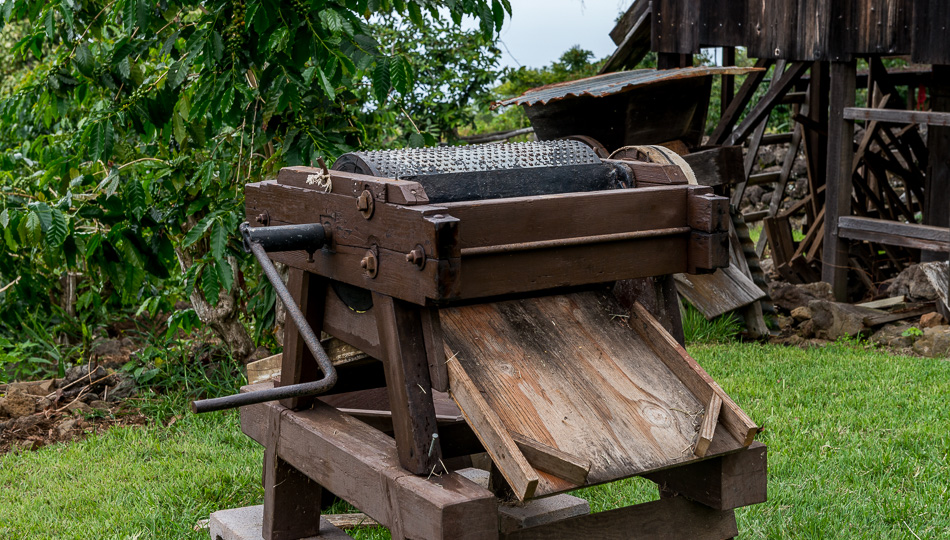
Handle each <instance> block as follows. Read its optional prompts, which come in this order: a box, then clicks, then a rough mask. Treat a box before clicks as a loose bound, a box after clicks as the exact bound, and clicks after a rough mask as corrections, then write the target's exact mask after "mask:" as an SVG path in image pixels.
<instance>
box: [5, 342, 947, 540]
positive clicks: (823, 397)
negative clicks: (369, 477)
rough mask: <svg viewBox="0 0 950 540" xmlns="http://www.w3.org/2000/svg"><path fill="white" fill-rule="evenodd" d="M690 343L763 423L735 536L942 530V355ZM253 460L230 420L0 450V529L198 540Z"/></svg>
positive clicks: (602, 494) (250, 472) (188, 421)
mask: <svg viewBox="0 0 950 540" xmlns="http://www.w3.org/2000/svg"><path fill="white" fill-rule="evenodd" d="M690 352H691V353H692V354H693V356H694V357H695V358H696V359H697V360H698V361H699V362H700V364H702V365H703V366H704V367H705V368H706V369H707V371H709V372H710V373H711V374H712V376H713V377H714V378H716V380H717V381H718V382H719V383H720V384H721V385H722V386H723V388H724V389H725V390H726V392H728V393H729V394H730V395H731V396H732V397H733V398H734V399H735V400H736V401H737V402H738V403H739V404H740V405H741V406H742V407H743V409H745V410H746V412H748V413H749V414H750V416H752V418H753V419H755V420H756V421H757V422H759V423H760V425H763V426H764V427H765V431H764V432H763V433H762V434H760V435H759V440H761V441H763V442H764V443H766V444H767V445H768V446H769V501H768V502H767V503H765V504H761V505H756V506H753V507H749V508H744V509H740V510H738V511H737V515H738V521H739V530H740V536H741V537H743V538H789V537H791V538H826V537H848V538H914V535H917V536H918V537H920V538H939V537H948V536H950V512H948V511H947V509H948V508H950V460H948V453H950V401H948V400H947V396H948V395H950V362H947V361H944V360H939V359H936V360H935V359H924V358H910V357H901V356H893V355H891V354H888V353H885V352H879V351H869V350H865V349H863V348H861V347H860V346H855V345H849V344H833V345H830V346H828V347H825V348H822V349H812V350H808V351H804V350H800V349H797V348H785V347H779V346H769V345H758V344H740V343H734V342H733V343H726V344H718V345H698V346H693V347H690ZM158 406H159V407H162V408H163V409H161V410H158V411H152V412H151V414H154V415H156V416H161V415H162V413H163V412H170V411H173V410H178V408H179V407H180V408H181V410H184V402H183V401H181V400H179V402H178V403H177V404H176V402H175V401H174V400H171V401H162V402H159V404H158ZM261 457H262V452H261V449H260V447H258V446H257V444H256V443H254V442H252V441H250V440H249V439H247V438H246V437H245V436H244V435H242V434H241V432H240V429H239V426H238V422H237V416H236V414H234V413H225V414H221V413H215V414H211V415H206V416H200V417H196V416H194V415H191V414H190V413H189V414H186V415H185V416H184V417H183V418H182V419H181V420H179V421H178V422H176V423H175V424H173V425H172V426H170V427H167V428H166V427H163V426H162V425H160V424H155V425H152V426H149V427H146V428H117V429H113V430H111V431H109V432H108V433H106V434H104V435H100V436H94V437H90V438H89V439H87V440H85V441H83V442H79V443H73V444H69V445H57V446H52V447H47V448H44V449H41V450H39V451H36V452H31V453H24V454H9V455H6V456H3V457H0V508H2V509H3V511H2V512H0V538H5V539H6V538H10V539H19V538H84V539H85V538H95V539H111V538H143V539H144V538H195V539H198V538H201V539H202V540H204V539H206V538H207V533H206V532H205V531H194V530H193V526H194V524H195V523H196V522H197V520H199V519H202V518H206V517H207V516H208V514H209V513H210V512H212V511H214V510H217V509H222V508H232V507H237V506H244V505H250V504H259V503H260V500H261V497H262V492H261V488H260V463H261ZM579 493H580V494H581V495H582V496H584V497H586V498H588V500H590V502H591V506H592V509H593V510H594V511H602V510H606V509H610V508H615V507H618V506H622V505H629V504H635V503H638V502H644V501H647V500H652V499H655V498H656V490H655V488H654V487H653V485H652V484H650V483H649V482H647V481H645V480H642V479H637V478H635V479H629V480H625V481H622V482H617V483H614V484H610V485H606V486H597V487H593V488H587V489H585V490H581V491H580V492H579ZM334 511H344V507H343V506H342V505H341V506H338V507H337V508H336V509H334ZM360 537H361V538H387V537H388V535H387V534H386V533H385V531H378V530H376V531H363V532H361V533H360Z"/></svg>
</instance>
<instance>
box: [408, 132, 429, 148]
mask: <svg viewBox="0 0 950 540" xmlns="http://www.w3.org/2000/svg"><path fill="white" fill-rule="evenodd" d="M425 145H426V140H425V137H423V136H422V135H420V134H419V133H415V132H413V133H412V134H411V135H409V148H422V147H423V146H425Z"/></svg>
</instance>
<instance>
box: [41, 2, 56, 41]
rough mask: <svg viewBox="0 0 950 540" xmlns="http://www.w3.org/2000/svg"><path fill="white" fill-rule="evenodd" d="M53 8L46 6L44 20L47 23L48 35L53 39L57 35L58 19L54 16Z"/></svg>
mask: <svg viewBox="0 0 950 540" xmlns="http://www.w3.org/2000/svg"><path fill="white" fill-rule="evenodd" d="M53 11H54V10H53V8H52V7H48V8H46V14H45V16H44V17H43V21H44V22H45V23H46V37H48V38H50V39H53V38H54V37H56V21H55V19H54V18H53Z"/></svg>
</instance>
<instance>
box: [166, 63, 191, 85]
mask: <svg viewBox="0 0 950 540" xmlns="http://www.w3.org/2000/svg"><path fill="white" fill-rule="evenodd" d="M187 60H188V57H187V56H186V57H183V58H180V59H179V60H178V61H177V62H175V63H174V64H172V65H171V66H170V67H169V68H168V75H167V76H166V84H168V87H169V88H171V89H173V90H174V89H175V88H178V86H179V85H181V83H183V82H184V81H185V78H186V77H188V69H189V65H188V63H187Z"/></svg>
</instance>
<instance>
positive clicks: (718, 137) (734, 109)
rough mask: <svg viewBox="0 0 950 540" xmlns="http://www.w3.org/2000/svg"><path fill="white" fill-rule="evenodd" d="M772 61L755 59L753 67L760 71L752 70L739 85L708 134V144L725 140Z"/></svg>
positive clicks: (716, 143)
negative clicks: (711, 131) (713, 128)
mask: <svg viewBox="0 0 950 540" xmlns="http://www.w3.org/2000/svg"><path fill="white" fill-rule="evenodd" d="M772 62H773V61H772V60H770V59H767V58H759V59H758V60H756V61H755V67H757V68H761V71H753V72H752V73H749V75H748V76H747V77H746V78H745V81H744V82H743V83H742V86H740V87H739V91H738V92H736V97H735V99H733V100H732V103H730V104H729V107H728V108H727V109H726V112H724V113H723V114H722V116H721V117H720V118H719V125H717V126H716V129H715V130H714V131H713V133H712V135H710V136H709V144H712V145H721V144H723V143H724V142H725V141H726V139H727V138H728V137H729V133H730V132H731V131H732V128H733V127H735V125H736V123H737V122H738V121H739V117H740V116H741V115H742V113H743V112H745V108H746V106H747V105H748V104H749V102H750V101H751V100H752V97H753V96H754V95H755V91H756V89H758V88H759V85H760V84H762V80H763V79H765V74H766V72H767V71H768V68H769V66H771V65H772Z"/></svg>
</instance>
